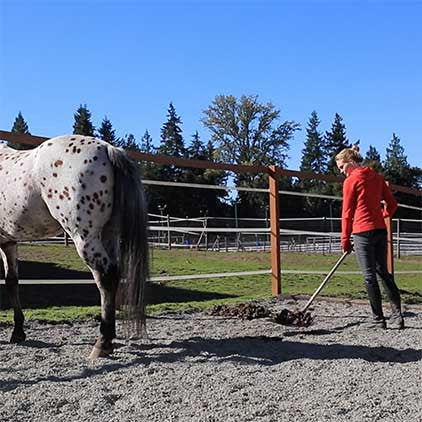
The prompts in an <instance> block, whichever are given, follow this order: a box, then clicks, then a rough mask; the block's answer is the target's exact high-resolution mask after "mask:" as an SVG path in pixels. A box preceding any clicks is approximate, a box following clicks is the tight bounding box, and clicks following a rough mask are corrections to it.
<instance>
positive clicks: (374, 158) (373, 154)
mask: <svg viewBox="0 0 422 422" xmlns="http://www.w3.org/2000/svg"><path fill="white" fill-rule="evenodd" d="M364 162H365V165H366V166H368V167H370V168H371V169H373V170H375V171H376V172H377V173H383V171H384V170H383V168H382V164H381V156H380V154H379V152H378V151H377V149H376V148H375V147H373V146H372V145H369V149H368V151H367V152H366V155H365V161H364Z"/></svg>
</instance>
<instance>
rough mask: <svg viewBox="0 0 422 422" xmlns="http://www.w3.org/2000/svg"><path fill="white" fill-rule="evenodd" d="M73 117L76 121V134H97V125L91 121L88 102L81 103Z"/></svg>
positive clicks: (74, 131) (74, 129) (74, 126)
mask: <svg viewBox="0 0 422 422" xmlns="http://www.w3.org/2000/svg"><path fill="white" fill-rule="evenodd" d="M73 117H74V119H75V123H74V124H73V133H74V134H75V135H85V136H94V135H95V127H94V125H93V124H92V122H91V112H90V111H89V110H88V108H87V106H86V104H85V105H80V106H79V108H78V110H77V111H76V113H75V114H74V115H73Z"/></svg>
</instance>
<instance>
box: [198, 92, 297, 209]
mask: <svg viewBox="0 0 422 422" xmlns="http://www.w3.org/2000/svg"><path fill="white" fill-rule="evenodd" d="M203 113H204V117H203V118H202V123H203V124H204V125H205V127H207V128H208V129H209V130H210V132H211V134H212V138H211V139H212V141H213V142H214V144H215V145H216V146H217V154H218V158H220V159H221V160H222V161H224V162H228V163H233V164H249V165H264V166H267V165H270V164H275V165H277V166H279V167H284V166H285V162H286V159H287V158H288V155H287V151H288V150H289V141H290V139H291V138H292V137H293V135H294V132H295V131H296V130H298V129H299V128H300V125H299V124H298V123H296V122H293V121H284V122H282V123H278V119H279V117H280V110H277V109H276V108H275V107H274V105H273V104H272V103H267V104H261V103H260V102H259V101H258V96H256V95H249V96H242V97H240V99H237V98H236V97H234V96H232V95H228V96H226V95H219V96H217V97H215V99H214V100H213V102H212V103H211V105H210V106H209V107H208V108H207V109H206V110H204V112H203ZM267 179H268V178H267V177H266V176H263V175H261V174H251V173H243V174H238V175H236V176H235V181H236V185H237V186H247V187H267V186H268V181H267ZM238 203H240V205H241V207H240V208H239V212H240V214H242V215H255V216H256V215H257V214H258V215H259V214H260V215H264V206H265V204H266V203H267V198H266V197H265V198H264V197H263V196H262V195H257V194H253V193H250V192H240V193H239V196H238Z"/></svg>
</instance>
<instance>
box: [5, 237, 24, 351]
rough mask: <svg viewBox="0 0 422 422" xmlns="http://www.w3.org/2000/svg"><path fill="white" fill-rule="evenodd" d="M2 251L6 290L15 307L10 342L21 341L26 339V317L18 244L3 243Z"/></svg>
mask: <svg viewBox="0 0 422 422" xmlns="http://www.w3.org/2000/svg"><path fill="white" fill-rule="evenodd" d="M0 252H1V256H2V259H3V265H4V273H5V280H6V290H7V294H8V296H9V300H10V303H11V305H12V307H13V313H14V315H13V318H14V321H15V326H14V329H13V333H12V337H11V338H10V342H11V343H19V342H21V341H24V340H25V338H26V336H25V333H24V331H23V323H24V321H25V318H24V316H23V312H22V308H21V304H20V300H19V286H18V264H17V245H16V243H14V242H9V243H6V244H3V245H1V248H0Z"/></svg>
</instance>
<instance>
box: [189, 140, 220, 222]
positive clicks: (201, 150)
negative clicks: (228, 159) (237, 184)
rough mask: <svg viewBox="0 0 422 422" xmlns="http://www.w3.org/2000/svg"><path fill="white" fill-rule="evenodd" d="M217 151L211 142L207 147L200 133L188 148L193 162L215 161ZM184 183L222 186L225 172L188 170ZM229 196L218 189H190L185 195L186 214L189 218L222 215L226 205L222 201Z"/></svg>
mask: <svg viewBox="0 0 422 422" xmlns="http://www.w3.org/2000/svg"><path fill="white" fill-rule="evenodd" d="M214 152H215V149H214V147H213V145H212V142H211V141H209V142H208V144H207V145H206V146H205V145H204V144H203V142H202V141H201V139H200V136H199V134H198V132H195V133H194V134H193V136H192V140H191V144H190V146H189V147H188V148H187V157H188V158H189V159H192V160H207V161H212V160H213V159H214ZM184 181H185V182H186V183H195V184H206V185H220V184H222V183H225V181H226V176H225V172H223V171H215V170H211V169H203V168H187V169H186V170H185V173H184ZM226 196H227V192H226V191H222V190H217V189H196V188H190V189H189V191H188V192H187V195H185V197H184V200H185V206H186V208H185V213H186V215H189V216H199V215H201V213H202V215H205V214H206V213H207V214H208V215H211V216H215V215H221V213H222V212H223V208H224V205H223V203H222V200H224V199H225V198H226Z"/></svg>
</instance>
